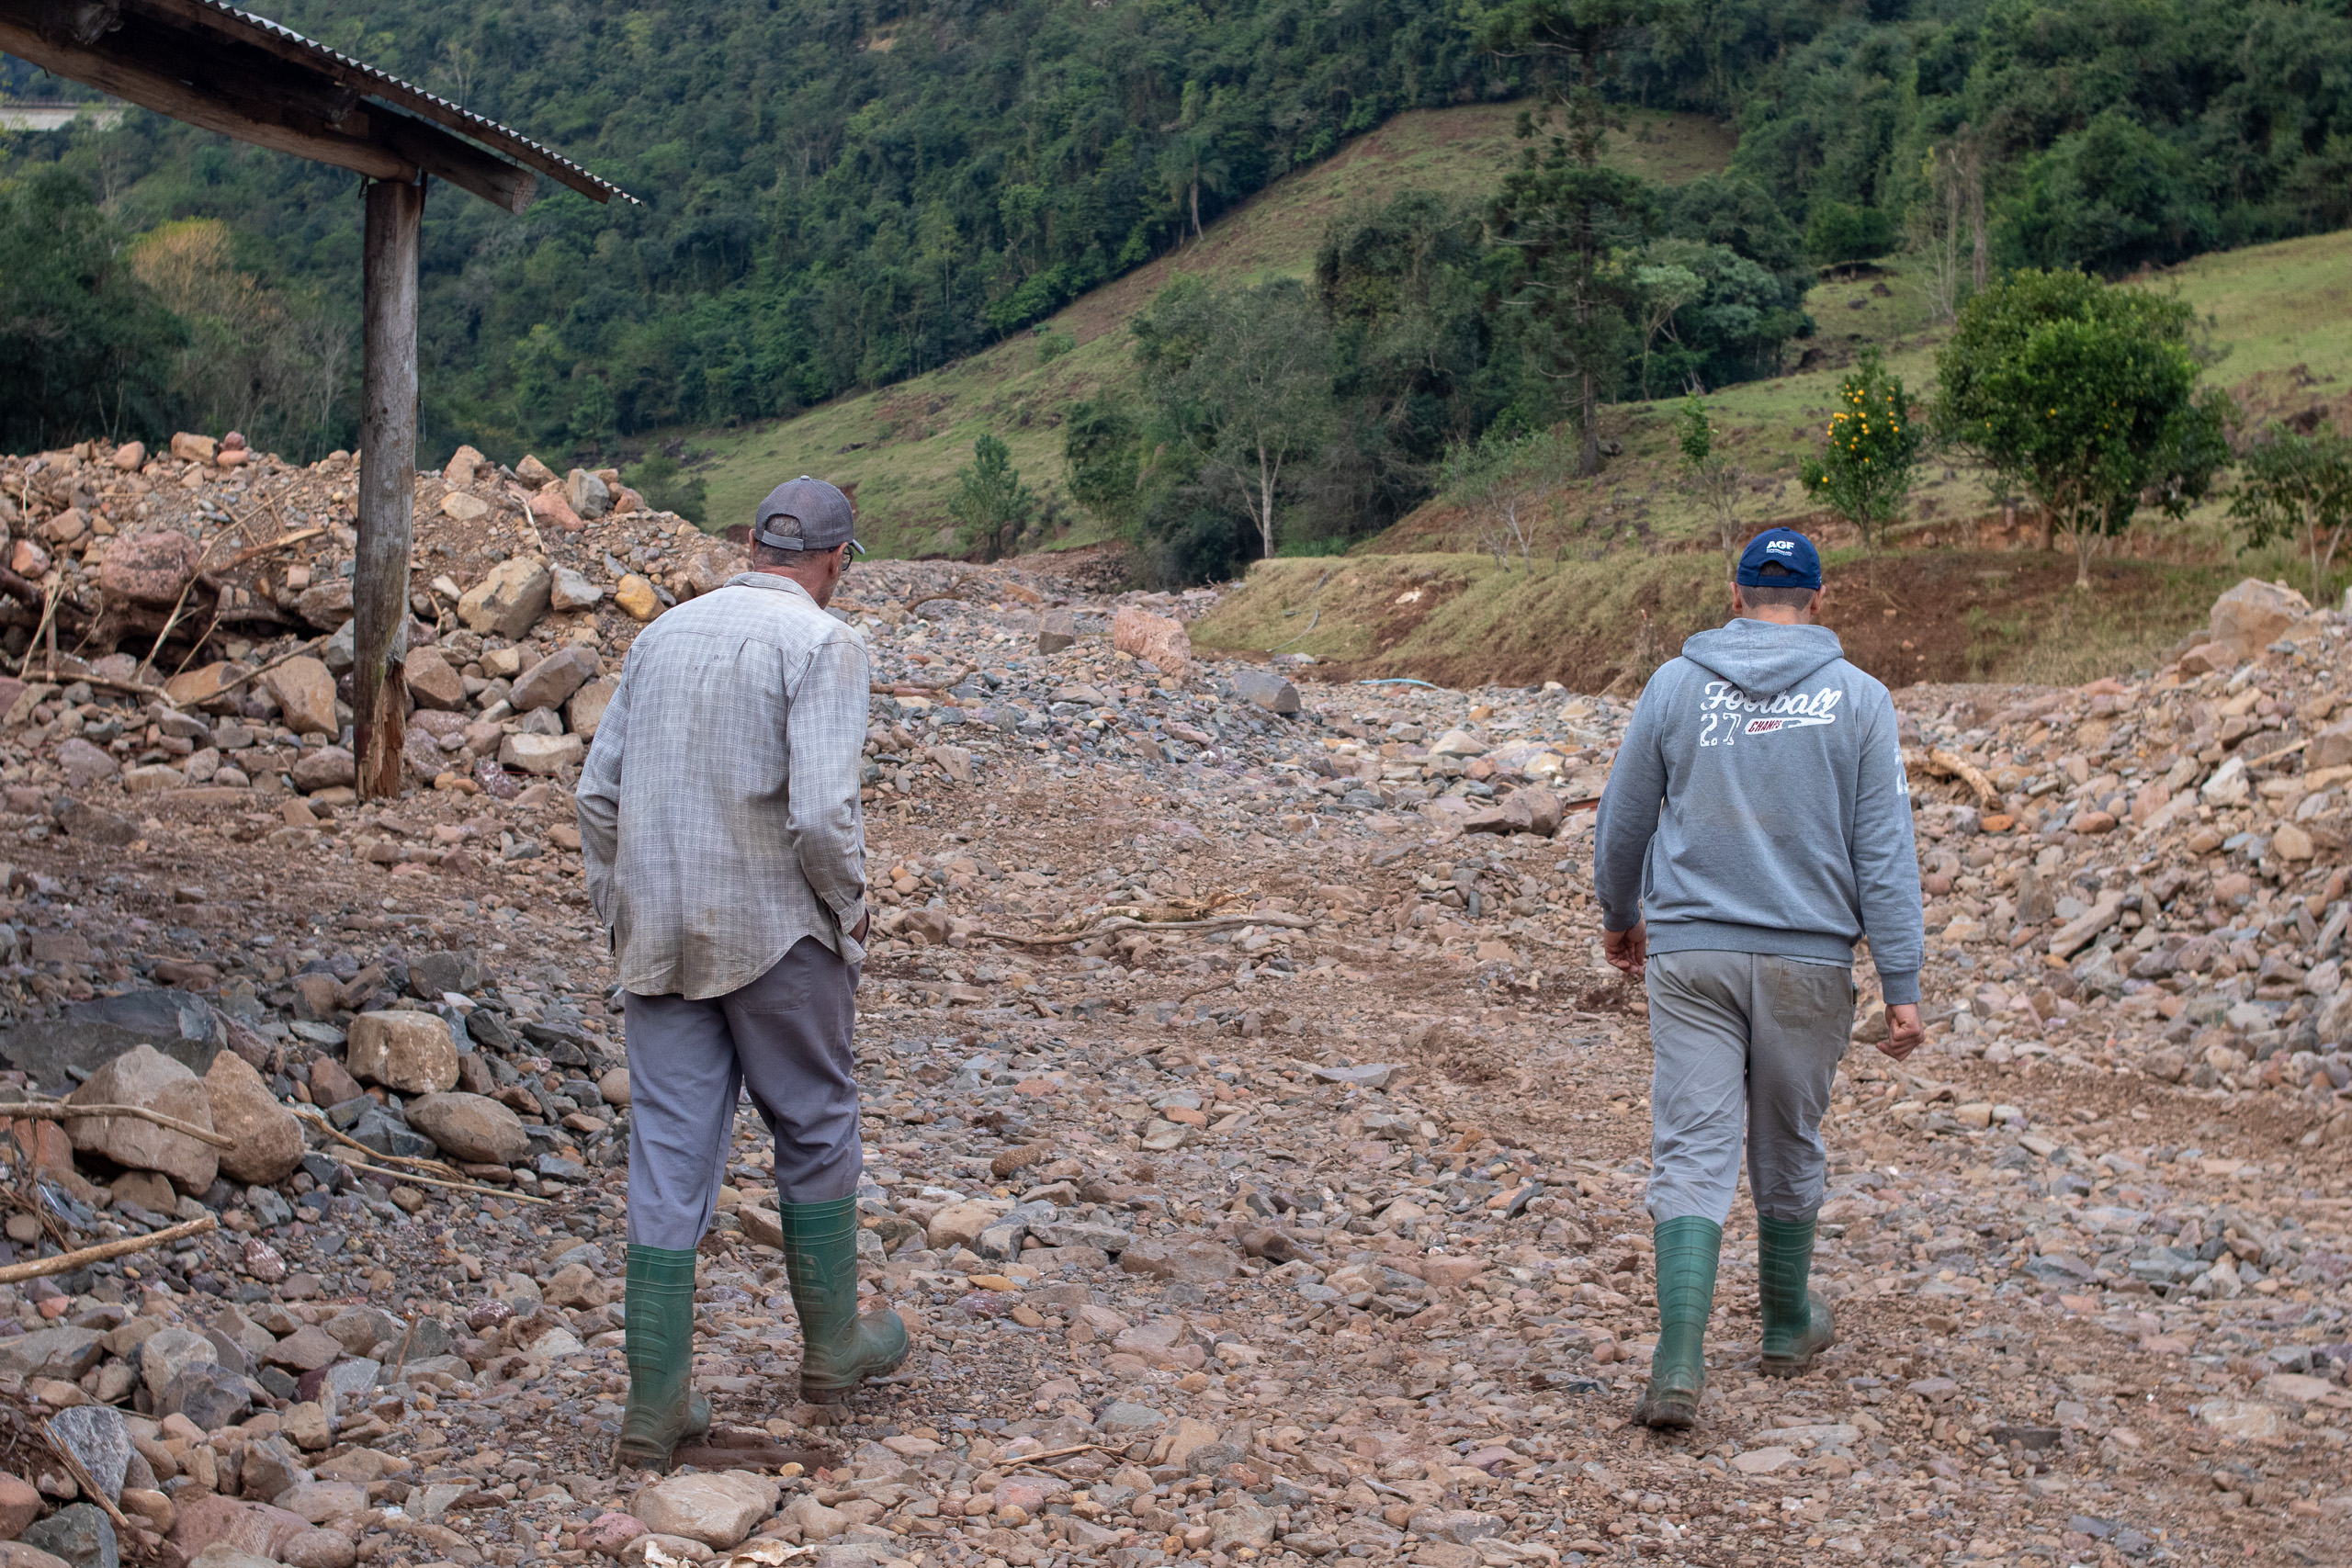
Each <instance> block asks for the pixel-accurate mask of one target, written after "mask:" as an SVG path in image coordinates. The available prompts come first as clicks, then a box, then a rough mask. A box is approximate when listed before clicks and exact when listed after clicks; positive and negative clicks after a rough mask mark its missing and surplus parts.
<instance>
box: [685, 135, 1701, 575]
mask: <svg viewBox="0 0 2352 1568" xmlns="http://www.w3.org/2000/svg"><path fill="white" fill-rule="evenodd" d="M1520 112H1521V106H1518V105H1511V104H1498V105H1481V106H1478V107H1472V108H1458V109H1419V110H1413V111H1410V112H1408V113H1406V114H1401V115H1398V116H1397V118H1394V119H1392V120H1390V121H1389V122H1388V123H1387V124H1385V125H1384V126H1382V127H1381V128H1380V129H1379V130H1375V131H1374V132H1372V133H1371V134H1370V135H1368V136H1365V137H1363V138H1362V139H1361V140H1359V141H1355V142H1353V143H1351V144H1350V146H1349V147H1348V148H1347V150H1346V151H1344V152H1341V153H1340V154H1339V155H1338V156H1337V157H1335V158H1333V159H1331V160H1330V161H1329V162H1328V163H1325V164H1318V165H1317V166H1316V167H1314V168H1312V169H1306V170H1302V171H1300V172H1299V173H1297V174H1295V175H1290V176H1289V177H1287V178H1285V179H1283V180H1282V181H1280V182H1278V183H1277V184H1275V185H1274V186H1272V187H1271V188H1270V189H1268V190H1266V191H1264V192H1262V193H1261V194H1260V195H1258V196H1256V197H1251V198H1250V200H1249V201H1247V202H1245V203H1243V204H1242V205H1241V206H1240V207H1239V208H1238V209H1235V210H1234V211H1232V212H1230V213H1228V214H1227V215H1226V216H1225V217H1223V218H1220V219H1218V220H1216V222H1214V223H1212V224H1209V225H1207V226H1206V230H1205V232H1204V235H1203V237H1202V238H1201V239H1200V240H1198V241H1196V242H1193V243H1189V244H1186V245H1185V246H1183V247H1182V249H1180V250H1178V251H1176V252H1175V253H1174V254H1170V255H1168V256H1165V257H1163V258H1161V259H1160V260H1159V261H1156V262H1153V263H1152V264H1150V265H1148V266H1145V267H1142V268H1140V269H1138V270H1136V271H1135V272H1132V273H1129V274H1128V275H1127V276H1125V277H1122V278H1120V279H1118V280H1117V281H1115V282H1113V283H1109V284H1105V285H1104V286H1103V287H1102V288H1097V289H1094V290H1093V291H1091V293H1088V294H1087V295H1085V296H1083V297H1082V298H1080V299H1077V300H1074V301H1072V302H1071V303H1070V304H1069V305H1068V306H1066V307H1064V308H1063V309H1062V310H1059V311H1058V312H1057V313H1056V314H1055V315H1053V316H1052V317H1050V318H1049V319H1047V320H1046V321H1044V322H1042V323H1041V324H1040V327H1039V329H1038V330H1037V331H1035V332H1034V333H1021V334H1017V335H1015V336H1013V337H1012V338H1010V339H1008V340H1006V341H1005V342H1003V343H1001V344H997V345H996V346H994V347H992V348H989V349H986V350H983V351H982V352H980V353H978V354H975V355H971V356H970V357H968V358H966V359H962V360H958V361H956V363H955V364H953V365H950V366H948V367H945V368H944V369H941V370H935V371H933V372H930V373H928V374H926V375H922V376H917V377H914V378H911V379H910V380H906V381H902V382H899V383H898V384H897V385H895V386H890V387H885V388H880V389H876V390H874V391H871V392H865V393H862V394H859V395H857V396H854V397H848V398H842V399H838V400H835V401H833V402H831V403H828V404H826V405H824V406H823V407H821V408H817V409H812V410H810V411H809V412H807V413H804V414H801V415H799V416H797V417H796V418H793V419H788V420H783V421H778V422H776V423H772V424H763V425H757V426H753V427H751V428H749V429H746V430H743V431H740V432H725V433H720V434H698V435H696V436H695V437H694V438H693V440H692V446H693V450H694V451H695V453H696V454H698V455H700V456H698V457H697V458H696V460H695V470H696V472H697V473H698V474H699V475H700V476H701V477H702V478H703V479H705V480H706V481H707V484H708V487H709V511H708V517H709V520H710V522H711V524H712V525H723V524H726V523H730V522H736V521H741V519H743V518H744V517H746V516H748V515H749V514H750V512H751V509H752V506H753V505H755V504H756V503H757V502H758V501H759V498H760V497H761V496H763V495H764V494H766V493H767V491H769V489H771V488H772V487H773V486H774V485H775V483H776V482H777V480H778V479H779V478H790V477H791V475H793V474H795V473H800V472H809V473H815V474H820V475H822V476H824V477H825V478H828V479H832V480H833V481H834V482H836V483H838V484H840V485H842V486H843V487H844V488H851V489H852V490H853V493H854V495H855V497H856V500H857V507H858V513H859V520H860V527H861V529H862V530H863V537H864V538H865V540H866V541H867V542H868V543H869V544H870V545H871V546H872V547H874V548H875V549H876V550H878V551H881V552H883V553H887V554H891V555H918V556H919V555H927V554H934V553H939V552H944V551H946V550H948V549H950V548H951V547H952V546H953V539H952V526H951V525H950V524H949V521H948V517H947V510H946V508H947V498H948V496H949V494H950V493H951V491H952V490H953V487H954V483H955V475H956V469H957V468H960V467H962V466H963V465H965V464H967V463H969V462H970V461H971V460H972V443H973V441H974V439H975V438H976V437H978V436H979V435H981V434H993V435H995V436H997V437H998V438H1000V439H1001V440H1002V441H1003V442H1004V443H1005V444H1006V446H1009V447H1011V448H1012V456H1013V463H1014V466H1015V467H1017V468H1019V469H1020V470H1021V472H1022V475H1023V479H1024V480H1025V481H1026V482H1027V483H1028V484H1029V485H1030V486H1031V488H1033V489H1034V490H1035V491H1037V492H1038V493H1039V494H1040V495H1041V496H1058V495H1059V493H1060V491H1061V489H1062V468H1063V465H1062V437H1061V423H1062V417H1063V413H1064V411H1065V410H1067V409H1068V408H1069V405H1070V404H1071V403H1072V402H1075V401H1077V400H1080V399H1081V398H1086V397H1091V396H1092V395H1094V394H1095V393H1096V392H1098V391H1100V390H1101V389H1103V387H1104V386H1105V385H1107V384H1111V383H1127V382H1131V381H1132V380H1133V379H1134V375H1135V370H1134V356H1133V344H1132V339H1131V337H1130V334H1129V333H1128V331H1127V327H1128V323H1129V322H1130V321H1132V320H1133V319H1134V317H1135V315H1136V312H1137V311H1139V310H1142V309H1143V308H1144V307H1145V306H1146V305H1148V303H1149V302H1150V300H1151V299H1152V297H1153V296H1154V295H1155V294H1157V293H1158V292H1159V289H1160V288H1162V287H1164V286H1165V285H1166V284H1167V283H1168V282H1169V280H1170V278H1172V277H1174V276H1177V275H1178V274H1180V273H1188V274H1193V275H1198V276H1216V277H1218V278H1221V279H1225V280H1228V281H1243V282H1247V281H1255V280H1257V279H1261V278H1264V277H1271V276H1289V277H1304V276H1306V273H1307V271H1308V270H1309V268H1310V267H1311V266H1312V265H1313V263H1314V257H1315V248H1316V245H1317V243H1318V242H1320V240H1321V239H1322V237H1323V233H1324V231H1325V229H1326V228H1327V227H1328V226H1329V223H1330V221H1331V220H1333V219H1334V218H1336V217H1337V216H1339V215H1340V212H1341V211H1343V210H1344V209H1347V208H1348V207H1349V206H1350V205H1351V204H1352V203H1356V202H1359V201H1362V200H1364V199H1367V198H1376V197H1382V196H1385V195H1390V194H1394V193H1395V192H1397V191H1399V190H1410V189H1419V190H1431V191H1442V192H1447V193H1449V194H1453V195H1458V196H1482V195H1484V194H1486V193H1488V192H1490V191H1492V190H1493V189H1494V188H1495V186H1496V185H1497V184H1498V183H1499V181H1500V180H1501V178H1502V175H1503V173H1504V171H1505V170H1506V169H1507V168H1509V167H1510V164H1512V162H1513V161H1514V160H1515V159H1516V158H1517V157H1518V156H1519V153H1520V150H1521V148H1522V147H1523V146H1524V145H1525V143H1523V142H1521V141H1519V140H1518V138H1517V137H1516V135H1515V134H1514V132H1513V125H1514V123H1515V121H1516V120H1517V118H1518V116H1519V114H1520ZM1731 150H1732V140H1731V137H1730V136H1729V134H1728V133H1727V132H1725V131H1724V130H1722V129H1721V128H1720V127H1718V126H1716V125H1715V124H1714V123H1713V122H1712V121H1710V120H1708V119H1706V118H1703V117H1701V116H1698V115H1680V114H1676V115H1669V114H1658V113H1650V114H1636V115H1634V116H1633V117H1632V118H1631V119H1630V120H1629V122H1628V124H1627V126H1626V128H1625V130H1624V131H1623V133H1622V134H1620V135H1618V136H1616V137H1614V138H1612V139H1611V144H1610V159H1611V164H1614V165H1615V166H1618V167H1621V168H1623V169H1624V170H1626V171H1627V172H1628V173H1631V174H1635V175H1641V176H1642V177H1643V178H1645V179H1647V180H1651V181H1654V182H1656V183H1657V184H1661V185H1671V184H1677V183H1679V182H1680V181H1682V180H1685V179H1688V178H1690V177H1691V175H1698V174H1702V173H1705V172H1708V171H1710V170H1713V169H1719V168H1721V167H1723V166H1724V164H1725V163H1726V162H1727V161H1728V160H1729V158H1730V155H1731ZM1056 338H1059V339H1063V340H1067V341H1069V342H1070V343H1072V344H1075V346H1074V347H1071V348H1069V349H1068V350H1067V351H1065V352H1060V353H1058V354H1054V355H1051V356H1048V355H1049V352H1050V351H1048V352H1041V350H1044V349H1045V348H1046V344H1048V343H1049V342H1050V341H1051V340H1053V339H1056ZM1056 346H1058V344H1057V345H1056ZM1071 521H1072V523H1073V524H1074V526H1073V527H1072V528H1071V530H1070V531H1069V533H1068V534H1067V535H1065V536H1063V538H1062V539H1060V540H1059V541H1058V543H1059V544H1061V545H1062V546H1069V545H1074V544H1085V543H1090V542H1091V541H1092V540H1094V539H1095V538H1098V537H1100V536H1101V535H1100V531H1099V529H1097V528H1095V527H1093V526H1091V525H1089V523H1088V520H1087V519H1085V518H1084V516H1083V515H1082V514H1078V513H1073V514H1072V518H1071Z"/></svg>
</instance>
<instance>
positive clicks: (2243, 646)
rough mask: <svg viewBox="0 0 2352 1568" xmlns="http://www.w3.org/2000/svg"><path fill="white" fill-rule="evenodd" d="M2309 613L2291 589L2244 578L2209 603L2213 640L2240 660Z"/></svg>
mask: <svg viewBox="0 0 2352 1568" xmlns="http://www.w3.org/2000/svg"><path fill="white" fill-rule="evenodd" d="M2311 613H2312V605H2311V601H2310V600H2308V599H2306V598H2304V597H2303V596H2302V595H2301V594H2300V593H2298V592H2295V591H2294V590H2293V589H2291V588H2289V587H2286V586H2284V585H2283V584H2280V583H2276V582H2265V581H2262V580H2261V579H2260V578H2258V577H2249V578H2245V579H2244V580H2243V581H2240V582H2239V583H2238V585H2237V586H2236V587H2234V588H2233V589H2231V590H2229V591H2228V592H2225V593H2223V594H2222V596H2221V597H2220V598H2219V599H2216V600H2214V601H2213V615H2212V622H2211V624H2212V634H2213V640H2214V641H2215V642H2218V643H2224V644H2227V645H2228V646H2229V647H2230V648H2231V649H2233V651H2234V652H2235V653H2236V655H2237V657H2238V658H2240V659H2245V658H2249V657H2251V656H2252V655H2254V654H2256V653H2259V652H2261V651H2262V650H2263V649H2266V648H2267V647H2269V646H2270V645H2271V644H2272V643H2274V642H2277V641H2278V639H2279V637H2282V636H2284V635H2285V633H2286V631H2287V628H2288V627H2290V626H2293V625H2294V624H2295V623H2296V622H2297V621H2300V620H2301V619H2302V618H2303V617H2304V616H2305V615H2310V614H2311Z"/></svg>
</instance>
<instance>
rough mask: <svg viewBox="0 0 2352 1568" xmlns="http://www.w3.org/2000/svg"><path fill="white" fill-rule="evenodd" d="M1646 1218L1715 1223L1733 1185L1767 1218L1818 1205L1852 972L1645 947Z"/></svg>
mask: <svg viewBox="0 0 2352 1568" xmlns="http://www.w3.org/2000/svg"><path fill="white" fill-rule="evenodd" d="M1645 988H1646V989H1647V990H1648V992H1649V999H1650V1050H1651V1055H1652V1060H1653V1066H1652V1067H1651V1076H1650V1182H1649V1210H1650V1217H1651V1218H1652V1219H1654V1220H1671V1219H1679V1218H1682V1217H1684V1216H1686V1215H1692V1214H1696V1215H1700V1216H1702V1217H1704V1218H1706V1219H1710V1220H1713V1221H1714V1222H1715V1223H1716V1224H1723V1223H1724V1219H1725V1217H1726V1216H1728V1215H1729V1214H1730V1213H1731V1201H1732V1197H1733V1195H1734V1193H1736V1191H1737V1190H1738V1189H1739V1145H1740V1135H1741V1134H1742V1132H1743V1131H1744V1132H1745V1133H1746V1134H1747V1183H1748V1189H1749V1191H1750V1192H1751V1193H1752V1194H1753V1196H1754V1197H1755V1200H1756V1212H1757V1213H1758V1214H1761V1215H1763V1216H1764V1217H1765V1218H1767V1219H1772V1220H1804V1219H1810V1218H1811V1217H1812V1216H1813V1214H1814V1212H1815V1210H1817V1209H1819V1208H1820V1207H1821V1193H1822V1184H1823V1176H1824V1171H1825V1168H1826V1151H1825V1150H1824V1149H1823V1148H1822V1144H1821V1116H1822V1112H1823V1111H1826V1110H1828V1108H1829V1091H1830V1085H1831V1084H1832V1083H1833V1082H1834V1081H1835V1080H1836V1078H1837V1076H1838V1060H1839V1059H1840V1058H1841V1057H1843V1056H1844V1055H1846V1041H1847V1036H1848V1035H1849V1033H1851V1032H1852V1030H1853V1027H1854V979H1853V976H1852V974H1851V973H1850V972H1849V971H1848V970H1846V969H1842V968H1836V967H1832V966H1831V965H1829V964H1806V963H1802V962H1800V961H1798V960H1796V959H1793V958H1772V957H1767V956H1765V955H1764V954H1761V953H1716V952H1708V953H1653V954H1651V955H1650V960H1649V969H1648V973H1647V976H1646V979H1645Z"/></svg>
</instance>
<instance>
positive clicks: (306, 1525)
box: [172, 1492, 311, 1562]
mask: <svg viewBox="0 0 2352 1568" xmlns="http://www.w3.org/2000/svg"><path fill="white" fill-rule="evenodd" d="M175 1501H176V1502H177V1503H178V1506H177V1508H176V1509H175V1515H174V1517H173V1520H172V1544H173V1545H174V1546H176V1547H178V1548H179V1549H180V1551H181V1552H182V1553H183V1554H185V1555H186V1556H188V1557H191V1558H193V1557H196V1556H198V1554H199V1553H201V1552H202V1551H204V1550H205V1549H206V1548H207V1547H210V1546H215V1545H225V1546H231V1547H234V1548H235V1549H236V1550H238V1551H246V1552H251V1553H252V1554H253V1555H254V1556H255V1557H265V1558H267V1559H269V1560H270V1561H272V1562H282V1561H284V1559H282V1558H280V1557H279V1556H278V1551H279V1549H280V1548H282V1547H284V1546H285V1545H286V1544H287V1543H288V1541H290V1540H293V1539H294V1538H295V1537H296V1536H298V1535H300V1534H302V1533H303V1532H304V1531H306V1530H308V1529H310V1528H311V1521H310V1520H308V1519H306V1518H304V1517H302V1516H301V1515H300V1514H297V1513H291V1512H289V1511H288V1510H287V1509H284V1508H273V1507H271V1506H269V1505H268V1504H266V1503H250V1502H246V1501H244V1500H243V1499H241V1498H236V1497H223V1496H220V1495H218V1494H214V1493H203V1494H198V1493H193V1492H183V1493H181V1494H180V1495H179V1498H177V1499H175Z"/></svg>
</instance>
